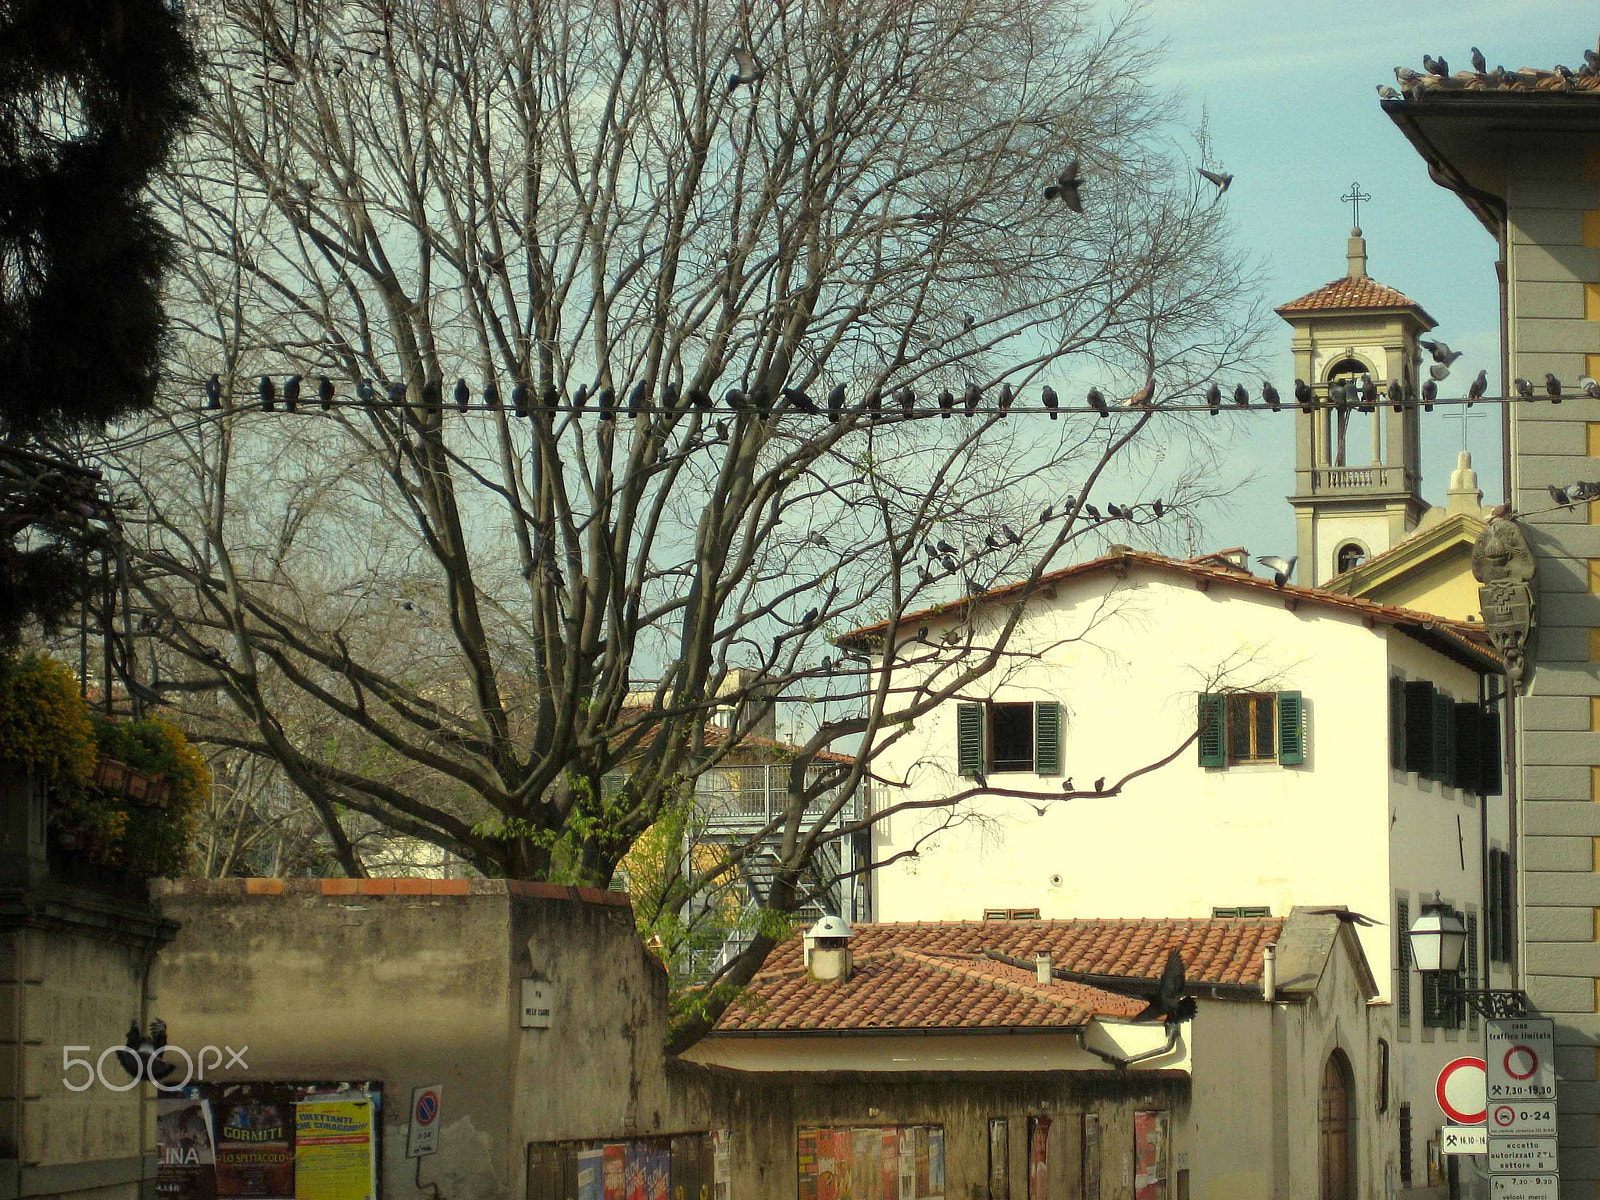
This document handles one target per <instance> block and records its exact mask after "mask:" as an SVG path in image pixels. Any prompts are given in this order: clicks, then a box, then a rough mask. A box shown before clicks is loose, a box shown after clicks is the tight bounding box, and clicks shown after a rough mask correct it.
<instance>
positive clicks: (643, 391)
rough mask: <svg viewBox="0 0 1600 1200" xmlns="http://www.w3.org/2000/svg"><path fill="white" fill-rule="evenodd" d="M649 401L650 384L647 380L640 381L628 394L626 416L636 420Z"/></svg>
mask: <svg viewBox="0 0 1600 1200" xmlns="http://www.w3.org/2000/svg"><path fill="white" fill-rule="evenodd" d="M649 400H650V384H649V382H648V381H647V380H644V379H641V380H639V382H638V383H636V384H634V385H633V390H632V391H631V392H629V393H628V415H629V416H630V417H633V418H634V419H636V420H637V419H638V417H639V416H640V414H641V413H643V412H644V410H645V405H646V404H648V403H649Z"/></svg>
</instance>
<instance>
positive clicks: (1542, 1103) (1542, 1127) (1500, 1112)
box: [1489, 1100, 1556, 1137]
mask: <svg viewBox="0 0 1600 1200" xmlns="http://www.w3.org/2000/svg"><path fill="white" fill-rule="evenodd" d="M1489 1132H1490V1133H1492V1134H1495V1135H1496V1136H1508V1137H1510V1136H1515V1137H1555V1136H1556V1104H1555V1101H1554V1100H1502V1101H1499V1102H1497V1103H1495V1104H1492V1105H1490V1106H1489Z"/></svg>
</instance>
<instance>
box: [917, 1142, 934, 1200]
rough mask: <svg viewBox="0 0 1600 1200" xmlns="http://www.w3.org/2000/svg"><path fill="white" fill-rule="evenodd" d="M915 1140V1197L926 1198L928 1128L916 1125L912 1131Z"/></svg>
mask: <svg viewBox="0 0 1600 1200" xmlns="http://www.w3.org/2000/svg"><path fill="white" fill-rule="evenodd" d="M914 1136H915V1138H916V1146H917V1150H916V1154H917V1160H916V1161H917V1196H918V1197H919V1200H920V1198H921V1197H924V1196H928V1195H930V1194H931V1193H930V1192H929V1191H928V1127H927V1126H926V1125H918V1126H917V1128H916V1130H915V1131H914Z"/></svg>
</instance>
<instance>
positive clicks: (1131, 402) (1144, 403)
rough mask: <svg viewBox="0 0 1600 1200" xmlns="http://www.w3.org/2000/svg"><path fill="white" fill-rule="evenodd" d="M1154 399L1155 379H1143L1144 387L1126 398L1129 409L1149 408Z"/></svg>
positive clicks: (1152, 376) (1151, 376)
mask: <svg viewBox="0 0 1600 1200" xmlns="http://www.w3.org/2000/svg"><path fill="white" fill-rule="evenodd" d="M1155 398H1156V377H1155V376H1154V375H1149V376H1146V377H1145V381H1144V386H1143V387H1142V388H1140V389H1139V390H1138V391H1137V392H1135V393H1134V394H1133V395H1131V396H1129V397H1128V407H1129V408H1149V407H1150V402H1151V401H1152V400H1154V399H1155Z"/></svg>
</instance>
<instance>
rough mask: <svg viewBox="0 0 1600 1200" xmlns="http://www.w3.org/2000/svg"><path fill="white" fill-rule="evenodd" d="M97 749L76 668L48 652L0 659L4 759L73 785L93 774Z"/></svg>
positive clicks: (0, 754) (0, 736)
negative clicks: (72, 670)
mask: <svg viewBox="0 0 1600 1200" xmlns="http://www.w3.org/2000/svg"><path fill="white" fill-rule="evenodd" d="M95 754H96V744H95V735H94V729H93V727H92V726H91V724H90V721H89V706H88V704H87V703H85V701H84V699H83V697H82V696H80V695H79V694H78V681H77V679H76V678H75V677H74V676H73V674H72V672H71V671H69V670H67V668H66V667H64V666H62V665H61V664H60V663H58V662H57V661H56V660H55V659H53V658H48V657H45V656H44V655H38V654H30V655H28V656H27V657H25V658H21V659H0V762H5V763H10V764H13V765H15V766H19V767H21V768H23V769H24V770H29V771H39V772H43V774H44V777H45V778H46V779H48V780H49V781H50V782H51V783H52V784H55V785H57V786H58V787H74V786H82V785H84V784H86V783H88V781H89V777H90V776H91V775H93V774H94V760H95Z"/></svg>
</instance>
